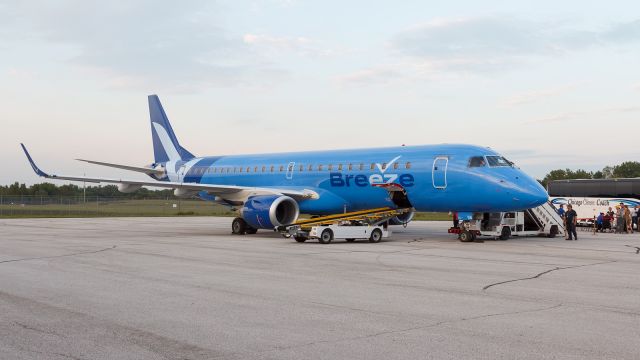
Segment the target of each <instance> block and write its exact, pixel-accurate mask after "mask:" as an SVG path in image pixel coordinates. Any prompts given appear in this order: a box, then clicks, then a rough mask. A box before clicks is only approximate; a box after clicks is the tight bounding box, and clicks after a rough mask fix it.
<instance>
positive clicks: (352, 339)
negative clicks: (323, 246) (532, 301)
mask: <svg viewBox="0 0 640 360" xmlns="http://www.w3.org/2000/svg"><path fill="white" fill-rule="evenodd" d="M562 305H563V304H555V305H552V306H546V307H543V308H537V309H529V310H519V311H510V312H501V313H493V314H484V315H478V316H472V317H468V318H460V319H454V320H444V321H438V322H436V323H431V324H427V325H420V326H414V327H410V328H404V329H396V330H386V331H381V332H377V333H373V334H369V335H364V336H354V337H349V338H342V339H335V340H320V341H312V342H308V343H304V344H298V345H291V346H276V347H275V348H274V349H270V350H266V351H260V352H257V353H253V354H264V353H270V352H277V351H286V350H292V349H299V348H304V347H308V346H314V345H320V344H336V343H341V342H345V341H354V340H355V341H357V340H366V339H370V338H374V337H378V336H383V335H389V334H398V333H404V332H409V331H416V330H424V329H430V328H434V327H438V326H442V325H447V324H454V323H458V322H464V321H471V320H477V319H483V318H488V317H495V316H508V315H519V314H526V313H534V312H541V311H547V310H553V309H556V308H559V307H561V306H562ZM242 355H246V354H242Z"/></svg>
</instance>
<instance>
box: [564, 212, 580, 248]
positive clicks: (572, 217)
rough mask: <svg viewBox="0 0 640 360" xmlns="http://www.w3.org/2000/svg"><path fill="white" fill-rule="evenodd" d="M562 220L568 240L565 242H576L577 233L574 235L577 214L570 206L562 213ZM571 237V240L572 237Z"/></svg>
mask: <svg viewBox="0 0 640 360" xmlns="http://www.w3.org/2000/svg"><path fill="white" fill-rule="evenodd" d="M564 219H565V223H566V229H567V234H568V238H567V239H566V240H574V239H573V238H575V240H578V233H576V223H577V222H578V214H577V213H576V211H575V210H573V206H571V204H569V205H567V212H565V213H564ZM571 235H573V238H572V236H571Z"/></svg>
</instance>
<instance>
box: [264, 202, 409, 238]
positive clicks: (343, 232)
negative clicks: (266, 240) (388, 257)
mask: <svg viewBox="0 0 640 360" xmlns="http://www.w3.org/2000/svg"><path fill="white" fill-rule="evenodd" d="M411 211H413V208H400V209H392V208H388V207H384V208H376V209H369V210H361V211H353V212H348V213H343V214H334V215H327V216H322V217H315V218H311V219H303V220H298V221H296V222H295V223H293V224H290V225H284V226H279V227H278V228H277V229H276V230H277V231H278V232H280V233H281V234H282V235H283V236H284V237H287V238H291V237H293V238H294V239H295V240H296V241H297V242H305V241H307V240H308V239H318V241H319V242H320V243H321V244H328V243H330V242H331V241H333V240H336V239H345V240H346V241H348V242H353V241H355V240H356V239H368V240H369V242H373V243H377V242H380V240H382V239H383V238H387V237H389V235H390V234H391V230H389V227H388V225H389V220H391V219H392V218H394V217H396V216H399V215H403V214H405V213H408V212H411Z"/></svg>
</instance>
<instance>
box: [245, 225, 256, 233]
mask: <svg viewBox="0 0 640 360" xmlns="http://www.w3.org/2000/svg"><path fill="white" fill-rule="evenodd" d="M257 232H258V229H256V228H254V227H251V226H249V225H247V230H246V233H247V234H255V233H257Z"/></svg>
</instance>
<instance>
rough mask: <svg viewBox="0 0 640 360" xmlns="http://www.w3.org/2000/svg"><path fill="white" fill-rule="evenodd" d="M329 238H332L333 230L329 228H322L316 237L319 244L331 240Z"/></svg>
mask: <svg viewBox="0 0 640 360" xmlns="http://www.w3.org/2000/svg"><path fill="white" fill-rule="evenodd" d="M331 240H333V231H331V229H324V230H322V233H321V234H320V238H319V239H318V241H319V242H320V244H328V243H330V242H331Z"/></svg>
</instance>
